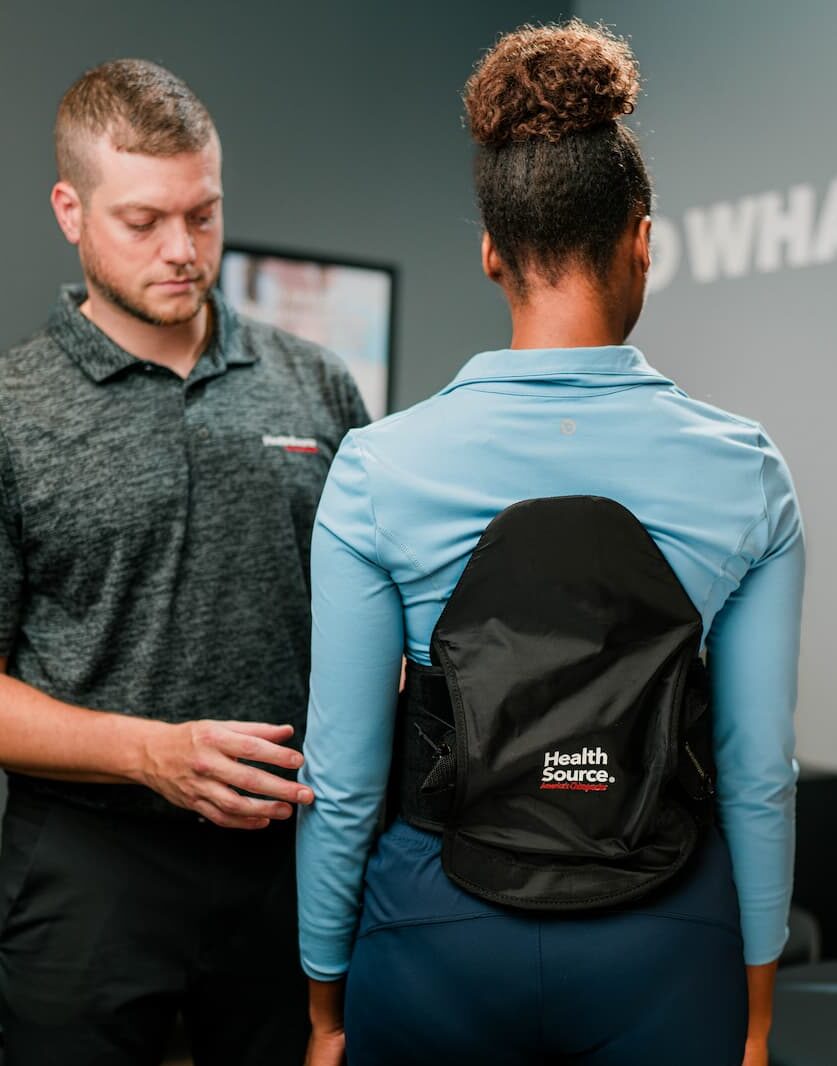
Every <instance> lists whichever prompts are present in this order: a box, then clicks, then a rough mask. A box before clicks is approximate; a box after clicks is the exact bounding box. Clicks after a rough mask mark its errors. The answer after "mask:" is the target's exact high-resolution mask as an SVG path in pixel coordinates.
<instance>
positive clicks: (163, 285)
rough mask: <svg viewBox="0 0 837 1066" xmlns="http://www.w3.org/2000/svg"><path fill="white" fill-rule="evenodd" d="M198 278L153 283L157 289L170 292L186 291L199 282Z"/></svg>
mask: <svg viewBox="0 0 837 1066" xmlns="http://www.w3.org/2000/svg"><path fill="white" fill-rule="evenodd" d="M200 280H201V279H200V277H195V278H169V279H168V281H155V282H154V288H157V289H171V290H172V291H175V292H176V291H178V290H179V289H188V288H190V286H192V285H194V284H196V282H198V281H200Z"/></svg>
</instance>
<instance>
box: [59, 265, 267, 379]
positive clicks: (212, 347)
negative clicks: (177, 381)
mask: <svg viewBox="0 0 837 1066" xmlns="http://www.w3.org/2000/svg"><path fill="white" fill-rule="evenodd" d="M86 298H87V292H86V290H85V288H84V286H83V285H62V286H61V290H60V292H59V295H58V301H57V303H56V304H55V307H54V308H53V309H52V313H51V315H50V317H49V322H48V323H47V329H48V330H49V332H50V334H51V335H52V337H53V338H54V339H55V341H56V342H57V343H58V344H59V345H60V346H61V348H62V349H63V350H64V351H65V352H66V353H67V355H68V356H69V357H70V359H72V360H73V362H74V363H76V364H77V366H79V367H80V368H81V369H82V370H83V371H84V373H85V374H87V376H88V377H90V378H92V379H93V380H94V381H97V382H103V381H107V380H108V379H109V378H112V377H114V376H115V375H116V374H119V373H121V372H122V371H124V370H128V369H129V368H131V367H137V366H142V365H143V360H142V359H139V358H137V356H135V355H131V353H130V352H126V351H125V349H124V348H120V346H119V345H118V344H117V343H116V342H115V341H113V340H111V338H110V337H109V336H108V335H107V334H106V333H103V332H102V330H100V329H99V327H98V326H96V325H94V324H93V323H92V322H91V321H90V319H89V318H87V317H86V316H85V315H83V314H82V313H81V311H80V310H79V308H80V307H81V305H82V304H83V303H84V301H85V299H86ZM209 298H210V302H211V304H212V310H213V321H214V330H213V334H212V338H211V340H210V342H209V344H208V345H207V347H206V349H205V350H204V352H203V353H202V354H201V357H200V359H199V360H198V363H199V364H200V363H208V364H209V365H210V366H211V367H212V368H213V369H214V371H215V372H216V373H222V372H223V371H224V370H226V368H227V367H228V366H231V365H235V364H246V363H255V362H257V360H258V359H259V356H258V354H257V353H256V352H254V351H253V350H252V349H251V348H249V347H247V346H246V345H245V342H244V337H243V335H242V330H241V328H240V323H239V319H238V316H237V315H236V314H235V312H234V311H233V310H232V309H231V308H230V307H229V305H228V304H227V302H226V301H225V300H224V298H223V297H222V296H221V294H220V292H219V291H218V290H217V289H213V291H212V293H211V294H210V297H209ZM196 368H197V365H196ZM201 376H202V375H201Z"/></svg>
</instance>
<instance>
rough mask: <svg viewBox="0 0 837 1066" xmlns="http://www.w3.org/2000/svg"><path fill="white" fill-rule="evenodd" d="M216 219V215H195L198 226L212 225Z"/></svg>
mask: <svg viewBox="0 0 837 1066" xmlns="http://www.w3.org/2000/svg"><path fill="white" fill-rule="evenodd" d="M214 221H215V215H214V214H210V215H195V218H194V222H195V225H196V226H211V225H212V223H213V222H214Z"/></svg>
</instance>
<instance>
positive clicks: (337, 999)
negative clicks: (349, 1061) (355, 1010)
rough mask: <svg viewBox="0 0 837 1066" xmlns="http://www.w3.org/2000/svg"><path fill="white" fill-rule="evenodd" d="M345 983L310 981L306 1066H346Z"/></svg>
mask: <svg viewBox="0 0 837 1066" xmlns="http://www.w3.org/2000/svg"><path fill="white" fill-rule="evenodd" d="M345 985H346V982H345V980H344V979H343V978H340V980H338V981H314V980H310V979H309V981H308V1003H309V1011H310V1014H311V1039H310V1040H309V1041H308V1054H307V1055H306V1056H305V1066H343V1063H344V1062H345V1061H346V1034H345V1033H344V1031H343V993H344V990H345Z"/></svg>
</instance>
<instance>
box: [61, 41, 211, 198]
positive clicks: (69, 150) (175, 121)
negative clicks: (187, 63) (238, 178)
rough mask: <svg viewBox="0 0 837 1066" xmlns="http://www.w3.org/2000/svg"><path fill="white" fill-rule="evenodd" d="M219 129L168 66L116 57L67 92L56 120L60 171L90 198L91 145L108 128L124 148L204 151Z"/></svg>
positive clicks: (165, 152)
mask: <svg viewBox="0 0 837 1066" xmlns="http://www.w3.org/2000/svg"><path fill="white" fill-rule="evenodd" d="M214 132H215V126H214V125H213V122H212V118H211V117H210V114H209V112H208V111H207V109H206V107H204V105H203V104H202V103H201V101H200V100H199V99H198V98H197V96H195V94H194V93H193V92H192V90H191V89H190V88H189V86H188V85H186V83H185V82H183V81H181V80H180V78H177V77H175V75H174V74H172V73H171V71H169V70H166V69H165V67H160V66H158V65H157V64H156V63H151V62H149V61H148V60H147V59H114V60H112V61H110V62H108V63H102V64H101V66H98V67H94V68H93V70H88V71H87V72H86V73H85V74H83V75H82V76H81V77H80V78H79V79H78V81H76V82H75V83H74V84H73V85H71V86H70V88H69V89H68V90H67V92H66V93H65V94H64V96H63V98H62V100H61V103H60V104H59V107H58V115H57V118H56V120H55V156H56V162H57V164H58V176H59V178H60V179H61V180H62V181H67V182H69V183H70V184H71V185H72V186H73V187H74V188H75V189H76V192H78V194H79V195H80V196H81V197H82V198H85V197H86V196H87V195H88V194H89V193H90V192H91V191H92V189H93V188H94V187H95V184H96V181H97V175H96V172H95V167H94V164H93V160H92V159H91V156H90V152H89V146H90V143H91V141H93V140H96V139H98V138H99V137H101V136H102V135H104V134H107V135H108V136H109V137H110V140H111V143H112V144H113V146H114V147H115V148H117V149H118V150H119V151H122V152H141V153H143V154H145V155H157V156H172V155H178V154H179V153H180V152H198V151H200V150H201V149H202V148H204V147H205V146H206V144H207V142H208V141H209V139H210V138H211V137H212V135H213V133H214Z"/></svg>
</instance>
